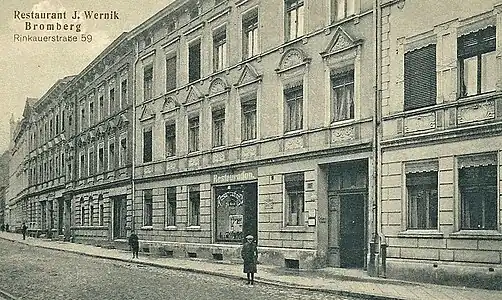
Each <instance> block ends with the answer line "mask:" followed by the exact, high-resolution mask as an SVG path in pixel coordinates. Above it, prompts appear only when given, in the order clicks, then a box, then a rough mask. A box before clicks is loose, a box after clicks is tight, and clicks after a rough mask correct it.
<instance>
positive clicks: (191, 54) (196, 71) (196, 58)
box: [188, 40, 200, 82]
mask: <svg viewBox="0 0 502 300" xmlns="http://www.w3.org/2000/svg"><path fill="white" fill-rule="evenodd" d="M199 79H200V40H198V41H196V42H193V43H191V44H190V48H189V50H188V82H193V81H195V80H199Z"/></svg>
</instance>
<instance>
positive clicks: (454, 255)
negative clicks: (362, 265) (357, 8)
mask: <svg viewBox="0 0 502 300" xmlns="http://www.w3.org/2000/svg"><path fill="white" fill-rule="evenodd" d="M388 2H389V3H387V4H383V8H382V9H383V13H382V16H383V20H382V35H381V40H382V44H381V45H382V69H381V70H382V73H381V75H382V82H383V84H382V98H383V99H382V111H383V140H382V142H381V147H382V178H381V205H380V211H381V213H380V220H379V223H380V224H381V230H382V233H383V234H384V235H385V238H386V242H387V245H388V251H387V257H388V258H387V271H388V273H387V275H388V276H391V277H401V278H403V277H404V278H407V279H413V280H425V281H433V282H441V283H445V282H452V283H456V282H461V283H463V284H466V285H471V286H476V287H482V286H483V287H498V288H500V281H501V279H502V268H501V263H502V261H501V259H502V218H501V216H502V201H501V200H502V198H501V194H502V188H501V187H502V184H501V183H502V182H501V178H502V177H501V172H502V143H501V133H502V123H501V120H502V55H501V53H502V2H500V0H493V1H477V2H476V3H475V4H474V3H469V4H467V3H465V4H466V5H464V4H462V5H458V1H441V6H440V8H438V3H437V2H432V1H398V2H395V1H388ZM424 12H427V15H426V16H425V15H424ZM410 16H423V17H416V18H410Z"/></svg>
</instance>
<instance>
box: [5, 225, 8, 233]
mask: <svg viewBox="0 0 502 300" xmlns="http://www.w3.org/2000/svg"><path fill="white" fill-rule="evenodd" d="M5 231H7V232H9V224H8V223H7V224H5Z"/></svg>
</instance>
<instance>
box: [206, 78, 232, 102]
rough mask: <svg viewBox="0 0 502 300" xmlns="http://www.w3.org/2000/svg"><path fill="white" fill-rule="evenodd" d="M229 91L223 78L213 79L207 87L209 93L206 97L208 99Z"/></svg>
mask: <svg viewBox="0 0 502 300" xmlns="http://www.w3.org/2000/svg"><path fill="white" fill-rule="evenodd" d="M229 90H230V88H229V86H228V84H227V82H226V81H225V80H224V79H223V78H220V77H218V78H215V79H214V80H213V81H211V84H210V85H209V92H208V94H207V96H209V97H214V96H218V95H221V94H223V93H226V92H228V91H229Z"/></svg>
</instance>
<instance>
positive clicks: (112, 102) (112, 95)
mask: <svg viewBox="0 0 502 300" xmlns="http://www.w3.org/2000/svg"><path fill="white" fill-rule="evenodd" d="M108 104H109V105H110V107H109V111H110V115H111V114H112V113H113V111H114V110H115V88H113V87H111V88H110V101H109V102H108Z"/></svg>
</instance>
